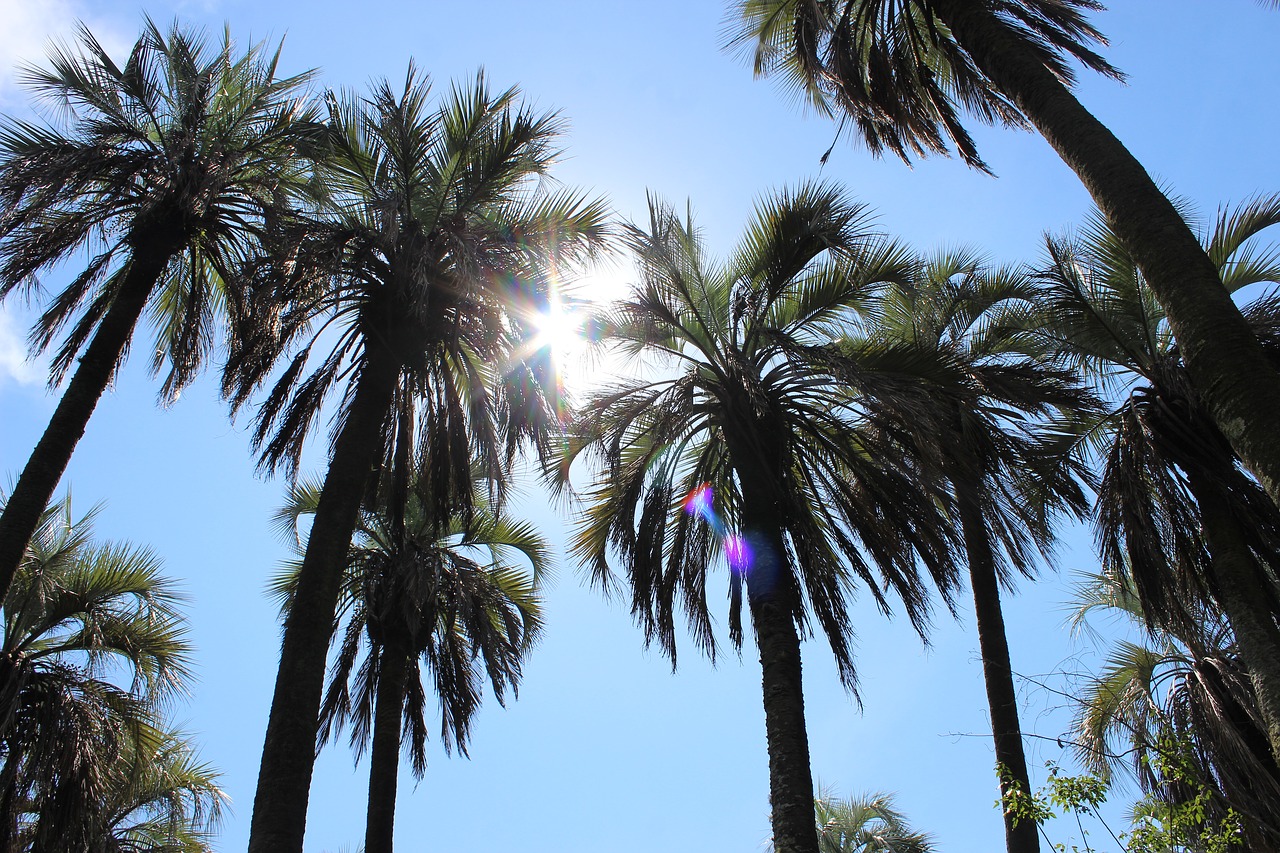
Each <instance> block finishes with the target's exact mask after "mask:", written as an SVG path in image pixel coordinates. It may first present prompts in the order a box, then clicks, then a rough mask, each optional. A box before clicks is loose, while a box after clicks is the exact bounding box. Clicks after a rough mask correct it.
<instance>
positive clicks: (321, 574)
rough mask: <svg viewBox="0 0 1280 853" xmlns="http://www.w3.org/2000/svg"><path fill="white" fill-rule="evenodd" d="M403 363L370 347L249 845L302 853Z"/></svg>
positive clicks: (303, 601)
mask: <svg viewBox="0 0 1280 853" xmlns="http://www.w3.org/2000/svg"><path fill="white" fill-rule="evenodd" d="M398 374H399V367H398V364H397V363H396V361H395V360H394V358H392V356H391V355H390V353H388V352H386V351H385V350H384V349H382V348H380V347H373V346H372V345H370V347H369V349H368V350H367V355H366V362H365V366H364V369H363V370H361V371H360V378H359V379H358V380H357V382H356V391H355V395H354V397H353V398H352V401H351V407H350V409H349V410H348V412H347V417H346V420H345V422H344V423H343V425H342V429H341V431H340V432H339V433H338V437H337V440H336V441H334V445H333V456H332V458H331V460H330V462H329V470H328V472H327V473H326V474H325V480H324V487H323V489H322V490H321V492H320V502H319V504H318V505H317V507H316V513H315V516H314V520H313V521H312V524H311V534H310V536H308V537H307V550H306V553H305V554H304V556H303V558H302V567H301V569H300V570H299V572H298V587H297V590H296V592H295V594H294V599H293V607H292V608H291V609H290V611H289V617H288V619H286V620H285V625H284V640H283V642H282V643H281V648H280V668H279V671H278V672H277V674H276V686H275V694H274V695H273V696H272V699H271V716H270V718H269V720H268V722H267V734H266V740H265V742H264V744H263V747H262V765H261V768H260V770H259V772H258V789H257V793H256V795H255V796H254V800H253V822H252V824H251V825H250V829H249V850H250V851H251V853H301V851H302V839H303V835H304V834H305V832H306V826H307V799H308V797H309V795H310V790H311V771H312V769H313V767H314V765H315V755H316V734H317V732H318V730H319V717H320V699H321V693H322V692H323V690H324V670H325V662H326V660H327V658H328V650H329V640H330V639H331V637H332V635H333V620H334V615H335V613H336V612H337V606H338V593H339V591H340V587H341V581H342V569H343V565H344V564H345V561H346V555H347V549H348V548H349V547H350V545H351V534H352V531H353V530H354V529H355V525H356V519H357V516H358V514H359V512H360V503H361V501H362V499H363V497H364V494H365V489H366V487H367V486H368V484H369V478H370V477H371V476H373V475H374V473H375V472H376V470H377V467H378V464H379V463H380V461H381V458H382V428H383V425H384V423H385V422H386V418H387V413H388V411H390V409H391V405H392V402H393V400H394V398H395V387H396V379H397V376H398Z"/></svg>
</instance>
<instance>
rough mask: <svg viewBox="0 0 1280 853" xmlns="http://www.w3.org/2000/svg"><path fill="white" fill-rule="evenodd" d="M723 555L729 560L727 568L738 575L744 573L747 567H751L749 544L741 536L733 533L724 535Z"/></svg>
mask: <svg viewBox="0 0 1280 853" xmlns="http://www.w3.org/2000/svg"><path fill="white" fill-rule="evenodd" d="M724 555H725V557H726V558H727V559H728V560H729V568H730V569H732V570H733V571H735V572H737V573H738V574H740V575H743V574H746V572H747V569H749V568H751V546H750V545H748V544H747V540H745V539H743V538H742V537H741V536H738V535H736V534H735V535H733V536H726V537H725V540H724Z"/></svg>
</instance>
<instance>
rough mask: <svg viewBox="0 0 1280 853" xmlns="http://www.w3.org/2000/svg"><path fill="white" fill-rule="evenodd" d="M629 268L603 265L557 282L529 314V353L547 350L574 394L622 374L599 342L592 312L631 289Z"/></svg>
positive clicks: (562, 382) (560, 379) (563, 385)
mask: <svg viewBox="0 0 1280 853" xmlns="http://www.w3.org/2000/svg"><path fill="white" fill-rule="evenodd" d="M629 272H630V271H629V270H627V271H619V270H617V269H614V268H611V267H607V266H602V267H596V268H593V269H592V270H589V271H588V272H587V273H586V274H585V275H584V276H582V278H581V279H578V280H577V281H575V282H573V283H572V284H565V283H562V282H561V283H557V286H556V287H555V288H553V289H552V292H551V293H550V294H549V296H548V298H547V302H546V304H545V305H544V306H543V307H541V308H540V309H537V310H534V311H532V312H531V313H529V314H527V315H526V322H527V323H528V326H529V328H530V329H532V331H533V334H532V336H531V337H530V338H529V339H528V342H527V343H526V347H527V352H528V353H534V352H539V351H543V352H549V353H550V355H551V361H552V364H553V365H554V367H555V371H556V378H557V381H558V382H559V384H560V386H561V388H562V389H564V390H566V391H569V392H572V393H573V394H574V395H575V396H580V395H582V394H583V393H588V392H590V390H591V389H593V388H595V387H598V386H600V385H602V384H605V383H607V382H608V381H609V379H610V378H612V377H614V376H616V375H618V373H619V372H620V371H621V366H620V365H619V364H616V363H615V361H616V359H614V358H613V357H611V356H610V355H609V354H608V353H606V352H603V351H602V350H601V348H600V347H599V346H598V345H597V344H598V341H596V340H595V339H594V338H595V337H596V335H594V334H593V333H592V330H591V327H592V326H593V325H594V324H593V317H595V316H596V315H597V313H598V312H599V311H600V310H601V309H603V308H604V307H605V306H606V305H608V304H609V303H611V302H613V301H615V300H617V299H619V298H621V297H622V295H623V294H624V293H625V292H626V290H627V282H628V281H629V280H630V275H629Z"/></svg>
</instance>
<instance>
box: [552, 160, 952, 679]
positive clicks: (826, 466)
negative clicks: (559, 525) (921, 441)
mask: <svg viewBox="0 0 1280 853" xmlns="http://www.w3.org/2000/svg"><path fill="white" fill-rule="evenodd" d="M867 222H868V217H867V212H866V210H865V208H863V207H862V206H861V205H858V204H854V203H851V202H850V201H848V200H847V199H846V198H845V197H844V196H843V195H842V194H841V193H840V192H838V191H836V190H835V189H834V188H832V187H829V186H824V185H805V186H802V187H800V188H799V189H797V190H795V191H794V192H788V193H780V194H779V195H778V196H776V197H774V198H770V199H768V200H766V201H764V202H763V203H761V205H760V207H759V208H758V210H757V216H756V221H755V222H754V223H753V224H752V225H751V227H750V228H749V230H748V232H747V235H746V237H745V238H744V240H743V242H742V244H741V245H740V246H739V248H738V251H737V252H736V253H735V255H734V256H733V257H732V258H731V259H730V260H729V261H728V262H727V263H725V264H723V265H713V264H712V263H710V262H709V261H708V260H707V259H706V258H705V256H704V253H703V247H702V243H701V238H700V235H699V233H698V232H697V231H696V230H695V229H694V227H693V224H692V222H691V221H690V220H682V219H681V218H680V217H679V216H678V215H677V214H676V213H675V211H673V210H672V209H671V208H669V207H667V206H665V205H663V204H661V203H658V202H651V204H650V228H649V231H647V232H645V231H642V230H640V229H638V228H633V229H632V230H631V233H630V237H629V242H630V244H631V246H632V248H633V250H634V251H635V252H636V254H637V257H638V258H639V262H640V268H641V274H642V283H641V284H640V285H639V286H638V287H637V288H636V289H635V291H634V292H633V294H632V296H631V298H630V299H629V300H628V301H626V302H624V303H622V304H621V305H620V306H619V308H618V309H617V312H616V313H615V315H614V316H612V317H611V318H610V319H609V320H608V321H607V322H606V324H605V327H606V329H607V331H606V333H605V334H606V339H607V340H608V341H609V342H611V343H613V344H616V345H619V346H621V347H623V348H625V349H628V350H630V351H632V352H635V353H641V352H647V353H649V354H651V355H652V354H659V355H661V356H665V357H668V360H669V363H670V365H671V368H672V369H671V372H670V373H669V374H668V375H667V376H666V377H665V378H661V379H642V380H639V381H636V382H633V383H628V384H623V385H620V386H618V387H616V388H610V389H607V390H606V391H604V392H601V393H598V394H597V395H596V396H595V397H594V398H593V399H592V400H590V401H589V402H587V404H586V405H585V406H584V407H583V410H584V412H586V413H587V414H585V415H584V416H583V417H582V418H581V419H580V420H579V421H578V422H577V423H576V424H575V426H576V432H575V436H574V440H575V441H576V444H575V446H574V448H573V450H572V453H574V454H577V453H580V452H583V451H584V450H588V449H589V450H590V451H592V452H598V454H599V456H600V457H601V458H602V461H603V462H604V465H605V473H604V474H603V475H602V476H601V478H600V480H599V483H598V484H597V485H594V486H592V487H590V488H589V490H588V491H587V493H586V500H587V502H588V504H589V508H588V510H587V518H586V522H585V524H584V526H583V528H582V530H581V532H580V533H579V534H578V535H577V537H576V538H575V542H574V548H575V550H576V552H577V553H578V554H579V555H580V556H582V557H584V558H585V559H586V560H587V562H588V564H589V565H590V566H591V567H592V569H593V571H594V573H595V576H596V578H597V580H598V581H600V582H601V583H604V584H609V583H611V582H612V574H611V570H610V568H609V560H608V557H609V546H613V547H615V548H617V550H618V553H619V556H620V557H621V559H622V561H623V564H624V565H625V566H626V568H627V573H628V576H629V580H630V585H631V589H632V592H633V602H632V607H633V611H634V612H635V614H636V615H637V616H638V617H639V618H640V619H641V620H642V622H643V624H644V626H645V629H646V631H647V633H648V635H649V637H650V638H651V639H654V640H657V641H658V642H659V644H660V645H661V647H662V648H663V649H664V650H665V651H667V652H668V653H669V654H672V655H673V656H674V654H675V634H674V621H673V618H672V610H673V608H674V606H675V602H676V596H677V594H679V595H680V596H681V597H682V599H683V601H684V603H685V607H686V610H687V612H688V614H689V619H690V624H691V627H692V629H693V632H694V636H695V637H696V638H697V640H698V641H699V642H700V643H701V644H702V645H703V646H704V647H705V648H707V649H708V650H711V651H714V648H715V644H714V640H713V637H712V629H711V621H710V617H709V612H708V610H707V607H706V598H705V582H706V571H707V569H708V568H709V567H710V566H711V565H714V563H715V559H716V557H717V555H719V556H720V557H721V558H724V557H726V556H728V557H732V554H729V555H726V554H725V552H724V538H723V537H721V538H717V537H716V536H713V535H711V533H712V532H714V531H713V530H712V527H711V526H708V525H707V524H706V523H705V519H704V518H703V517H702V516H699V515H697V514H696V513H690V512H685V511H683V510H682V509H681V507H682V506H683V505H684V504H683V503H682V502H683V501H684V500H685V498H686V496H688V495H691V494H695V493H696V492H697V491H698V489H699V488H700V487H701V486H702V484H707V485H709V487H710V490H711V494H713V495H714V500H715V502H716V507H715V511H716V512H718V513H719V515H720V516H722V518H723V526H724V527H725V528H726V529H728V530H738V531H742V532H743V533H744V534H746V533H749V532H751V531H750V528H751V518H752V517H753V516H754V517H755V518H757V519H759V518H760V517H761V516H763V517H765V518H767V519H768V524H769V525H770V526H772V525H778V526H779V527H780V529H781V530H782V531H784V532H785V534H786V535H787V536H788V538H789V542H790V549H791V551H790V553H792V554H794V557H795V565H794V567H792V566H791V565H790V564H789V561H787V562H788V565H787V566H786V567H785V568H782V569H780V570H779V572H778V574H777V576H776V577H775V578H771V579H769V580H768V581H765V580H763V579H762V580H761V583H762V584H777V585H778V586H779V587H780V588H783V589H784V590H785V592H784V593H783V594H782V597H783V598H784V599H785V600H787V601H789V602H790V604H789V607H791V608H792V617H793V618H794V619H795V621H796V624H797V625H799V626H804V625H805V624H806V621H807V617H806V616H805V612H804V608H803V605H802V596H804V597H807V599H808V601H809V603H810V605H811V606H812V608H813V612H814V614H815V615H816V616H817V618H818V621H819V623H820V624H821V626H822V628H823V630H824V631H825V632H826V634H827V638H828V640H829V641H830V643H831V645H832V648H833V649H834V650H835V652H836V657H837V660H838V661H839V663H840V667H841V673H842V676H843V677H844V678H845V680H846V683H847V684H849V685H852V684H853V662H852V657H851V655H850V653H849V647H848V637H849V635H850V628H851V626H850V625H849V624H848V621H847V616H846V612H845V608H846V604H847V601H848V594H849V592H850V590H851V588H852V587H851V583H852V581H853V580H854V579H855V578H858V579H861V580H863V581H865V582H866V583H867V585H868V588H869V589H870V590H871V592H872V594H873V595H875V596H876V597H877V600H878V601H880V603H881V605H882V606H883V607H885V608H887V607H888V602H887V599H884V598H883V597H882V595H881V592H880V588H881V587H880V581H881V579H882V580H883V581H884V583H885V584H886V585H887V586H889V587H890V588H892V589H893V590H894V591H895V592H896V593H898V594H900V595H901V597H902V599H903V602H904V603H905V605H906V608H907V611H908V613H909V614H910V615H911V617H912V619H913V620H914V621H916V623H917V624H918V625H922V624H923V622H924V620H925V619H926V613H927V609H928V605H927V594H926V592H925V589H924V587H923V586H921V585H920V583H919V580H918V577H917V575H916V572H915V564H914V554H913V552H912V550H911V547H906V548H903V547H901V546H902V545H903V544H904V541H903V537H904V536H905V537H906V540H907V542H906V544H908V546H917V547H918V548H919V554H920V556H922V557H923V558H925V559H926V561H927V562H928V564H929V567H930V570H931V571H933V572H934V573H935V574H936V576H937V577H938V578H939V579H940V580H941V582H942V584H941V585H942V588H943V589H950V588H951V579H952V573H951V570H950V568H949V566H950V562H949V560H946V559H944V558H943V556H942V554H943V551H944V550H945V548H944V542H943V540H942V539H941V538H938V537H937V536H936V535H935V534H936V532H937V527H936V526H934V524H933V523H934V522H936V521H938V518H939V517H938V516H936V515H934V514H933V513H934V510H933V505H932V504H931V503H930V502H929V500H928V498H926V497H925V496H923V495H921V494H920V492H919V490H918V489H914V488H906V479H905V477H906V475H905V473H904V472H903V471H902V470H900V469H895V468H894V467H893V466H892V464H891V463H892V461H893V460H894V458H895V451H893V450H892V449H891V446H890V444H889V443H888V442H887V441H885V440H884V437H883V436H878V435H876V434H874V433H871V432H867V431H864V430H859V428H858V427H859V425H860V424H861V423H862V422H863V414H864V409H863V403H865V402H866V401H865V400H863V399H858V398H852V397H849V396H848V395H842V394H840V393H838V392H839V391H840V390H842V389H843V388H844V387H845V386H846V384H847V383H859V384H862V385H863V386H864V387H865V386H867V385H869V384H873V383H876V382H877V381H878V382H879V383H880V384H879V385H878V386H876V387H877V388H878V389H879V390H881V391H882V392H884V393H889V392H891V391H892V390H896V388H894V387H893V382H894V381H895V380H897V379H899V378H901V377H883V376H881V377H877V376H875V375H874V372H873V371H871V370H861V371H860V370H859V365H858V364H857V363H856V362H855V361H854V360H853V359H849V358H847V357H845V354H844V353H841V352H840V351H839V349H838V347H835V346H833V345H829V342H830V340H831V339H832V338H833V337H834V336H835V335H836V334H837V333H838V332H839V331H840V330H842V329H845V328H847V324H849V323H851V322H856V321H857V317H858V313H859V311H860V310H862V309H863V308H865V307H867V305H868V303H869V301H870V299H871V297H872V295H873V293H874V291H875V289H876V287H877V285H879V284H881V283H883V282H885V281H887V280H891V279H893V278H894V277H897V276H905V275H906V274H907V271H908V269H909V266H910V258H909V255H908V254H907V253H906V252H905V251H904V250H903V249H902V248H901V247H899V246H897V245H895V244H892V243H888V242H885V241H883V240H880V239H877V238H874V237H873V236H871V235H870V234H869V233H868V232H867V230H866V227H867ZM842 399H843V400H845V401H847V402H841V400H842ZM752 491H753V492H754V494H753V495H752V497H751V498H749V497H748V494H749V493H750V492H752ZM889 495H893V496H894V497H893V509H892V510H890V509H889V507H888V503H887V499H888V496H889ZM753 498H754V500H755V501H756V503H754V504H753V503H752V502H751V501H752V499H753ZM881 501H886V503H883V504H882V503H880V502H881ZM894 513H900V515H899V516H898V517H897V518H896V519H895V518H894V517H893V514H894ZM633 519H634V523H633ZM895 520H896V521H900V522H901V523H902V526H901V527H898V526H895V525H894V524H893V523H892V522H893V521H895ZM855 541H860V542H861V543H862V546H863V547H864V548H865V549H866V550H865V552H864V551H863V550H862V549H860V548H858V547H856V546H855V544H854V543H855ZM867 555H869V558H868V556H867ZM778 557H779V559H781V557H782V555H778ZM835 567H840V568H839V569H837V570H833V569H834V568H835ZM793 568H794V574H793V572H792V569H793ZM877 569H878V570H879V571H880V572H882V573H883V577H882V578H877V577H876V573H877ZM747 576H748V577H749V576H750V573H747ZM743 578H744V574H743V573H742V572H739V571H735V572H731V573H730V585H731V589H732V596H733V602H734V608H733V610H732V611H731V614H730V619H731V623H730V624H731V632H732V636H733V639H734V641H735V642H741V639H742V633H741V625H740V613H739V610H738V608H739V607H740V605H741V603H742V600H743V599H742V581H743ZM802 590H803V592H802Z"/></svg>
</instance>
